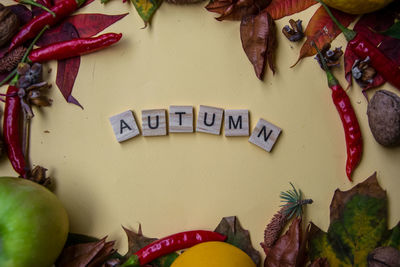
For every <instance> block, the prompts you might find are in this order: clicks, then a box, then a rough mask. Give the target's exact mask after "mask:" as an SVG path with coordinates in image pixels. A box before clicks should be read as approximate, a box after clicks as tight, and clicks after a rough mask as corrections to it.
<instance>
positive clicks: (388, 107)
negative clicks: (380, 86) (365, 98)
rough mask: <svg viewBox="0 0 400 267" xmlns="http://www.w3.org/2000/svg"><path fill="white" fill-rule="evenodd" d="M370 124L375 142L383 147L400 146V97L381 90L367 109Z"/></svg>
mask: <svg viewBox="0 0 400 267" xmlns="http://www.w3.org/2000/svg"><path fill="white" fill-rule="evenodd" d="M367 115H368V123H369V127H370V129H371V132H372V135H373V136H374V138H375V140H376V141H377V142H378V143H379V144H381V145H383V146H396V145H399V144H400V97H399V96H397V95H396V94H394V93H392V92H389V91H386V90H379V91H377V92H376V93H375V95H374V96H373V97H372V99H371V101H370V102H369V104H368V109H367Z"/></svg>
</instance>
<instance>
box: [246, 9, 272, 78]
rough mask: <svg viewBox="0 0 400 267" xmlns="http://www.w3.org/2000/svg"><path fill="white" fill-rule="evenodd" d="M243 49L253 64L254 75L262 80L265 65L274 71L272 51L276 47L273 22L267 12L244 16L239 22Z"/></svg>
mask: <svg viewBox="0 0 400 267" xmlns="http://www.w3.org/2000/svg"><path fill="white" fill-rule="evenodd" d="M240 37H241V40H242V46H243V49H244V51H245V53H246V55H247V57H248V59H249V60H250V62H251V64H253V66H254V70H255V72H256V76H257V77H258V78H259V79H260V80H262V79H263V76H264V71H265V65H266V63H267V61H268V64H269V67H270V69H271V70H272V71H273V73H275V64H274V53H275V48H276V27H275V22H274V20H273V19H272V17H271V16H270V15H269V13H268V12H266V11H262V12H261V13H260V14H258V15H250V16H246V17H244V18H243V19H242V23H241V24H240Z"/></svg>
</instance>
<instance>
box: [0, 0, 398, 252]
mask: <svg viewBox="0 0 400 267" xmlns="http://www.w3.org/2000/svg"><path fill="white" fill-rule="evenodd" d="M8 2H9V3H10V1H8ZM204 5H205V3H202V4H198V5H193V6H173V5H169V4H167V3H164V4H163V5H162V6H161V7H160V9H159V10H158V11H157V13H156V15H155V16H154V19H153V21H152V25H151V26H150V27H148V28H147V29H141V28H142V26H143V22H142V21H141V19H140V17H139V16H138V14H137V13H136V11H135V10H134V9H133V6H132V5H129V4H128V3H126V4H123V3H122V1H121V0H113V1H111V2H110V3H109V4H107V5H105V6H103V5H101V4H100V1H97V0H96V2H94V3H92V4H91V5H90V6H88V7H85V8H82V9H81V10H80V11H79V12H80V13H95V12H99V13H106V14H120V13H124V12H130V14H129V15H128V16H126V17H125V18H124V19H123V20H121V21H119V22H117V23H115V24H114V25H112V26H111V27H109V28H108V29H106V30H105V32H122V33H123V34H124V37H123V39H122V41H121V42H120V43H118V44H117V45H115V46H113V47H112V48H109V49H106V50H103V51H100V52H97V53H94V54H90V55H85V56H83V57H82V61H81V68H80V71H79V75H78V77H77V80H76V83H75V87H74V91H73V95H74V96H75V97H76V98H77V99H78V100H79V101H80V103H81V104H82V105H83V106H84V108H85V109H84V110H81V109H80V108H78V107H77V106H74V105H71V104H67V103H66V102H65V101H64V99H63V97H62V95H61V94H60V93H59V91H58V89H57V87H56V85H55V76H56V63H55V62H50V63H48V64H46V65H45V68H46V70H47V69H49V68H51V69H52V72H51V73H50V75H49V79H48V81H49V82H51V83H52V84H53V89H52V92H51V97H52V98H53V100H54V103H53V106H52V107H50V108H43V109H41V110H37V109H36V110H35V114H36V116H35V118H34V119H33V124H32V136H31V159H32V162H33V163H34V164H38V165H42V166H45V167H46V168H48V169H49V174H50V175H51V176H52V177H54V178H55V181H56V185H57V188H56V193H57V195H58V196H59V197H60V199H61V200H62V202H63V203H64V205H65V206H66V208H67V210H68V213H69V216H70V220H71V231H73V232H79V233H85V234H88V235H94V236H97V237H102V236H105V235H108V236H109V239H111V240H117V246H118V247H119V248H120V249H121V251H122V252H124V251H125V250H126V243H127V242H126V239H125V237H124V233H123V230H122V228H121V225H124V226H126V227H130V228H133V229H137V226H138V223H142V225H143V230H144V234H145V235H148V236H154V237H162V236H165V235H168V234H171V233H174V232H178V231H184V230H191V229H214V228H215V227H216V226H217V224H218V223H219V221H220V219H221V218H222V217H224V216H231V215H237V216H238V218H239V220H240V221H241V223H242V225H243V226H244V228H247V229H249V230H250V234H251V237H252V241H253V244H254V246H255V247H256V248H257V249H259V250H260V251H261V249H260V247H259V245H258V244H259V242H261V241H262V238H263V230H264V226H265V225H266V223H268V221H269V220H270V219H271V217H272V216H273V214H274V213H275V212H276V211H277V210H278V209H279V205H280V202H279V201H280V200H279V193H280V191H283V190H287V189H289V188H290V186H289V182H293V183H294V185H296V187H298V188H301V190H302V191H303V192H304V194H305V195H306V196H307V197H310V198H312V199H313V200H314V204H312V205H311V206H309V207H307V214H306V219H307V221H309V220H312V221H313V222H314V223H316V224H317V225H319V226H320V227H322V228H323V229H324V230H326V228H327V226H328V225H329V204H330V201H331V198H332V195H333V192H334V190H335V189H336V188H338V187H339V188H340V189H343V190H347V189H349V188H351V187H352V186H353V185H355V184H356V183H358V182H361V181H363V180H364V179H365V178H367V177H369V176H370V175H371V174H372V173H373V172H374V171H377V172H378V179H379V182H380V184H381V186H382V187H383V188H384V189H386V190H387V191H388V195H389V212H390V227H392V226H393V225H394V224H395V223H397V221H398V220H399V219H400V209H399V204H398V203H400V194H398V192H397V190H398V188H399V186H400V181H399V177H398V171H399V162H400V149H399V148H395V149H388V148H384V147H382V146H380V145H378V144H377V143H376V142H375V140H374V139H373V137H372V135H371V133H370V130H369V127H368V121H367V116H366V108H367V102H366V100H365V99H364V97H363V95H362V94H361V90H360V89H359V87H358V86H354V87H353V88H351V89H350V90H349V91H348V94H349V96H350V98H351V101H352V104H353V106H354V108H355V110H356V113H357V116H358V118H359V121H360V125H361V128H362V132H363V137H364V154H363V158H362V161H361V164H360V165H359V167H358V168H357V169H356V171H355V173H354V176H353V177H354V183H350V182H349V181H348V180H347V178H346V174H345V160H346V147H345V140H344V134H343V128H342V125H341V121H340V118H339V116H338V114H337V111H336V109H335V107H334V105H333V103H332V100H331V96H330V90H329V88H328V87H327V83H326V78H325V74H324V72H323V71H322V70H321V69H320V68H319V66H318V65H317V63H316V61H315V60H313V59H312V58H306V59H304V60H302V61H301V62H300V63H299V64H298V65H297V66H296V67H295V68H290V66H291V65H292V64H293V63H294V62H295V61H296V59H297V56H298V54H299V51H300V47H301V43H290V42H289V41H288V40H287V39H286V38H285V37H284V36H283V34H282V33H281V29H282V27H283V26H284V25H286V24H287V23H288V20H289V18H288V17H287V18H283V19H281V20H278V21H277V30H278V49H277V53H276V59H277V60H276V63H277V73H276V75H275V76H273V75H272V73H271V71H270V70H268V71H267V74H266V76H265V79H264V80H265V81H264V82H261V81H259V80H258V79H257V78H256V76H255V74H254V71H253V67H252V66H251V64H250V63H249V61H248V59H247V57H246V55H245V53H244V51H243V49H242V46H241V41H240V34H239V24H240V23H239V22H232V21H224V22H218V21H216V20H215V19H214V17H215V16H216V15H215V14H213V13H209V12H207V11H206V10H205V9H204V8H203V7H204ZM316 9H317V6H313V7H311V8H309V9H308V10H307V11H305V12H302V13H300V14H295V15H293V16H292V17H293V18H295V19H297V18H302V19H303V25H304V27H305V26H306V25H307V23H308V20H309V18H311V16H312V14H313V13H314V11H315V10H316ZM340 45H341V46H344V45H345V42H344V39H343V36H340V37H339V38H337V40H336V41H335V42H334V46H340ZM341 69H342V68H341ZM335 74H336V76H337V77H338V78H340V80H341V82H342V84H343V85H345V82H344V79H343V73H342V72H341V71H338V70H336V71H335ZM384 88H385V89H390V90H392V91H394V92H396V93H398V91H396V90H394V89H393V88H392V87H391V86H389V85H387V84H386V85H384ZM4 91H5V87H3V88H2V92H4ZM372 94H373V91H371V92H369V96H370V97H371V96H372ZM201 104H202V105H210V106H216V107H220V108H227V109H228V108H229V109H236V108H237V109H249V110H250V121H251V129H253V128H254V126H255V124H256V122H257V121H258V120H259V118H264V119H266V120H268V121H270V122H272V123H274V124H276V125H277V126H279V127H281V128H282V129H283V132H282V134H281V136H280V138H279V139H278V142H277V143H276V145H275V147H274V149H273V150H272V153H267V152H266V151H264V150H262V149H260V148H258V147H256V146H254V145H252V144H250V143H249V142H248V141H247V139H248V138H246V137H231V138H227V137H225V136H224V135H223V134H222V135H221V136H215V135H208V134H204V133H193V134H170V135H168V136H165V137H143V136H139V137H135V138H134V139H131V140H129V141H126V142H123V143H121V144H120V143H118V142H117V141H116V140H115V137H114V134H113V131H112V128H111V125H110V124H109V121H108V118H109V117H110V116H113V115H115V114H118V113H120V112H123V111H126V110H129V109H131V110H133V111H134V113H135V116H136V120H137V121H138V123H139V126H140V125H141V119H140V114H141V110H142V109H155V108H165V109H168V107H169V105H193V106H194V107H195V112H197V111H198V107H199V105H201ZM196 118H197V115H196ZM47 131H48V132H47ZM0 171H1V174H2V175H15V172H14V171H13V170H12V168H11V166H10V164H9V163H8V161H7V160H3V161H2V162H1V166H0Z"/></svg>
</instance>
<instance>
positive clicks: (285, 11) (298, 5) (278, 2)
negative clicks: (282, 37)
mask: <svg viewBox="0 0 400 267" xmlns="http://www.w3.org/2000/svg"><path fill="white" fill-rule="evenodd" d="M316 3H317V1H315V0H272V1H271V3H270V4H269V5H268V7H267V11H268V13H269V14H271V17H272V18H273V19H280V18H283V17H286V16H289V15H293V14H295V13H298V12H301V11H303V10H305V9H307V8H309V7H310V6H312V5H315V4H316Z"/></svg>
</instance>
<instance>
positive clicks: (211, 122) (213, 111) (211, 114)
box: [196, 105, 224, 135]
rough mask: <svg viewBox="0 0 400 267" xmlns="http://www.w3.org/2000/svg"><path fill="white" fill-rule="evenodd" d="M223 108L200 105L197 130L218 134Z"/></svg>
mask: <svg viewBox="0 0 400 267" xmlns="http://www.w3.org/2000/svg"><path fill="white" fill-rule="evenodd" d="M223 115H224V110H223V109H222V108H214V107H209V106H201V105H200V110H199V116H198V118H197V126H196V131H197V132H203V133H209V134H216V135H219V134H220V132H221V125H222V117H223Z"/></svg>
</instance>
